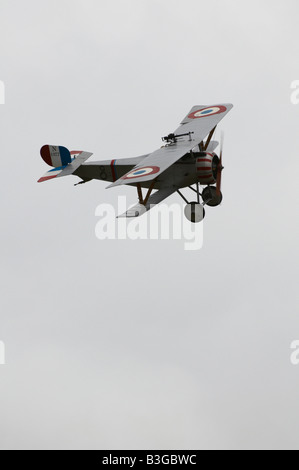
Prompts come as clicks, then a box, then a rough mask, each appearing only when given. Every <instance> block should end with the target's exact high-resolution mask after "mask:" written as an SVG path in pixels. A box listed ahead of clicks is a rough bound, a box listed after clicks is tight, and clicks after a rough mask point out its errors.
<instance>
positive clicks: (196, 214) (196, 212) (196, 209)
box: [185, 202, 206, 224]
mask: <svg viewBox="0 0 299 470" xmlns="http://www.w3.org/2000/svg"><path fill="white" fill-rule="evenodd" d="M205 215H206V211H205V209H204V207H203V205H201V204H199V203H198V202H189V203H188V204H187V205H186V207H185V216H186V218H187V219H188V220H189V221H190V222H192V223H193V224H198V223H199V222H201V221H202V220H203V219H204V218H205Z"/></svg>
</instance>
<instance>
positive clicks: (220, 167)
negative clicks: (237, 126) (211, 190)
mask: <svg viewBox="0 0 299 470" xmlns="http://www.w3.org/2000/svg"><path fill="white" fill-rule="evenodd" d="M223 141H224V134H223V133H222V134H221V143H220V155H219V163H218V166H217V184H216V194H217V196H220V194H221V179H222V171H223V170H224V166H223V165H222V157H223Z"/></svg>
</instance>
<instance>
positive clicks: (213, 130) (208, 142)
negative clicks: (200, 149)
mask: <svg viewBox="0 0 299 470" xmlns="http://www.w3.org/2000/svg"><path fill="white" fill-rule="evenodd" d="M216 127H217V126H215V127H214V129H212V130H211V132H210V134H209V137H208V140H207V141H206V144H205V145H204V151H205V152H206V151H207V150H208V147H209V145H210V142H211V140H212V137H213V135H214V132H215V130H216Z"/></svg>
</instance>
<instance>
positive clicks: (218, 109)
mask: <svg viewBox="0 0 299 470" xmlns="http://www.w3.org/2000/svg"><path fill="white" fill-rule="evenodd" d="M226 110H227V108H226V107H225V106H211V107H210V108H204V109H199V110H198V111H195V112H194V113H191V114H189V116H188V118H189V119H198V118H203V117H208V116H213V115H214V114H221V113H224V112H225V111H226Z"/></svg>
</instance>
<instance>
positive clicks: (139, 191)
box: [137, 180, 156, 206]
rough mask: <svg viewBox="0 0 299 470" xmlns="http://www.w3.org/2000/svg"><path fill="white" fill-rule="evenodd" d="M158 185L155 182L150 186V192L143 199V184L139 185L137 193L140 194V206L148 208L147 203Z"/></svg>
mask: <svg viewBox="0 0 299 470" xmlns="http://www.w3.org/2000/svg"><path fill="white" fill-rule="evenodd" d="M155 184H156V180H153V182H152V184H151V185H150V187H149V190H148V192H147V194H146V196H145V198H144V199H143V194H142V188H141V184H140V183H138V184H137V192H138V199H139V204H142V205H143V206H146V205H147V203H148V200H149V198H150V197H151V194H152V192H153V189H154V186H155Z"/></svg>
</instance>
